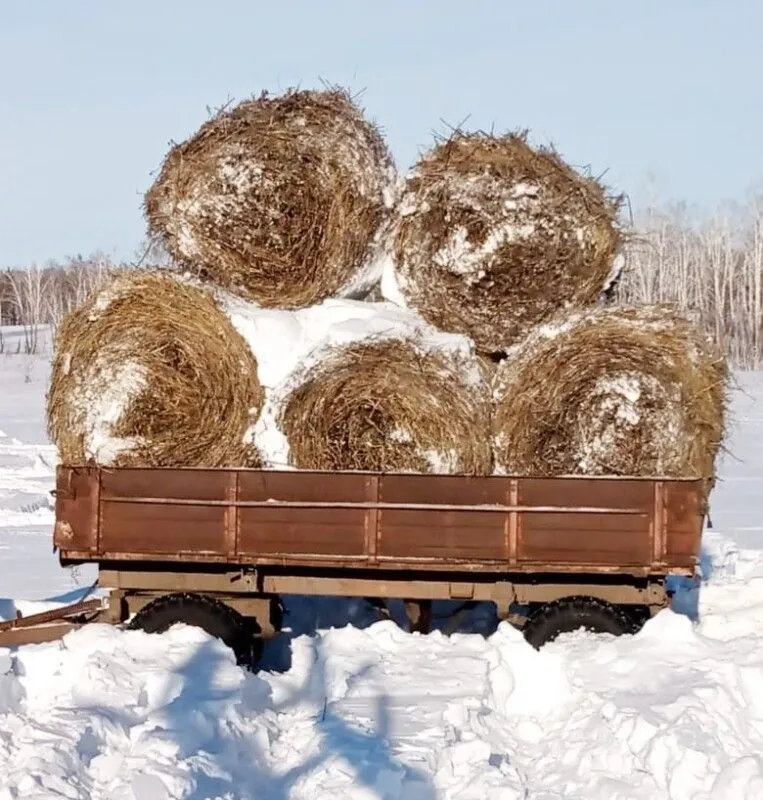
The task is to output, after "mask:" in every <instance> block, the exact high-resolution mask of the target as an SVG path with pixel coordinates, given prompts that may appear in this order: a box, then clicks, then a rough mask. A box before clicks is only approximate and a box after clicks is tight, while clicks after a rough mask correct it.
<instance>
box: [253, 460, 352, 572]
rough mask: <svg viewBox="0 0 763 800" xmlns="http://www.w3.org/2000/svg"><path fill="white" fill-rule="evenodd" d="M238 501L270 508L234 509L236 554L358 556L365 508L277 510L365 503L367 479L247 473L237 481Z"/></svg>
mask: <svg viewBox="0 0 763 800" xmlns="http://www.w3.org/2000/svg"><path fill="white" fill-rule="evenodd" d="M239 500H240V501H241V502H242V503H246V502H273V508H268V507H260V508H251V507H250V508H247V507H241V508H240V509H239V551H240V553H241V554H242V555H247V556H249V557H251V558H254V557H256V556H258V555H262V556H274V555H284V556H289V555H291V556H298V555H315V556H333V557H335V558H336V559H337V560H338V561H341V560H342V558H343V557H354V558H357V557H358V556H363V555H364V554H365V553H366V547H367V541H366V535H367V521H368V511H367V509H365V508H362V507H361V508H279V507H278V506H277V505H276V504H277V503H278V502H279V501H281V502H289V501H298V502H305V503H311V502H313V503H332V502H334V503H361V504H363V503H367V502H368V476H367V475H362V474H355V473H337V474H327V473H322V472H249V471H242V472H241V473H240V477H239Z"/></svg>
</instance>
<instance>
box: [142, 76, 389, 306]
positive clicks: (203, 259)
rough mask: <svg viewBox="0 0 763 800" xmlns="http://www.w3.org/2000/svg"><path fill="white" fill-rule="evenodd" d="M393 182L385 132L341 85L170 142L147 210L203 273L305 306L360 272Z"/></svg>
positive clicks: (215, 121)
mask: <svg viewBox="0 0 763 800" xmlns="http://www.w3.org/2000/svg"><path fill="white" fill-rule="evenodd" d="M393 180H394V167H393V163H392V159H391V157H390V154H389V152H388V150H387V147H386V144H385V142H384V139H383V138H382V136H381V134H380V132H379V131H378V130H377V129H376V127H375V126H374V125H373V124H371V123H370V122H368V121H367V120H366V119H365V118H364V116H363V113H362V111H361V110H360V109H359V108H358V106H357V105H356V104H355V103H354V101H353V99H352V98H351V97H350V95H349V94H348V93H347V92H346V91H344V90H341V89H330V90H327V91H295V90H289V91H288V92H286V93H285V94H284V95H281V96H278V97H269V96H268V95H267V94H263V95H262V96H260V97H259V98H258V99H255V100H249V101H245V102H243V103H240V104H239V105H237V106H235V107H234V108H232V109H225V110H222V111H220V112H218V113H217V114H216V115H215V116H214V117H213V118H212V119H210V120H209V121H207V122H206V123H204V125H202V126H201V128H200V129H199V131H198V132H197V133H196V134H195V135H194V136H192V137H191V138H190V139H188V140H187V141H186V142H183V143H182V144H178V145H174V146H173V147H172V149H171V150H170V151H169V153H168V155H167V157H166V159H165V161H164V164H163V166H162V169H161V172H160V174H159V176H158V177H157V179H156V181H155V182H154V184H153V186H151V188H150V189H149V191H148V193H147V195H146V200H145V211H146V216H147V218H148V223H149V230H150V232H151V233H152V234H153V235H155V236H158V237H159V238H160V239H161V240H162V241H163V242H164V244H165V246H166V248H167V250H168V251H169V252H170V253H171V254H172V256H173V257H174V258H175V259H176V260H177V262H179V263H180V264H181V265H183V266H184V267H186V268H188V269H190V270H191V271H193V272H195V273H196V274H197V275H199V276H200V277H202V278H205V279H209V280H210V281H212V282H214V283H216V284H218V285H220V286H222V287H224V288H226V289H228V290H230V291H232V292H234V293H236V294H239V295H240V296H242V297H244V298H245V299H247V300H252V301H254V302H256V303H258V304H260V305H261V306H264V307H271V308H272V307H280V308H301V307H304V306H308V305H310V304H312V303H316V302H318V301H320V300H322V299H324V298H326V297H330V296H332V295H335V294H337V293H338V292H341V291H342V290H345V289H347V287H348V285H350V284H352V283H353V281H357V280H359V278H358V275H359V273H362V271H363V269H364V268H365V266H366V265H367V263H368V262H369V260H371V261H372V260H373V258H374V255H375V253H376V247H377V245H378V244H379V242H378V241H376V240H375V237H377V235H378V234H379V233H380V231H381V229H382V228H383V227H384V225H385V223H386V221H387V220H388V217H389V209H388V205H389V204H390V203H391V195H390V191H391V189H392V186H393ZM361 284H362V281H361ZM360 288H363V287H362V285H361V287H360Z"/></svg>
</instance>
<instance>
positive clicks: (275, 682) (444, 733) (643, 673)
mask: <svg viewBox="0 0 763 800" xmlns="http://www.w3.org/2000/svg"><path fill="white" fill-rule="evenodd" d="M46 381H47V363H46V359H45V358H34V357H25V356H21V355H19V356H5V355H0V431H2V435H0V559H2V561H1V562H0V563H2V567H3V569H2V571H0V596H2V597H3V598H4V599H2V600H0V615H1V616H3V617H5V618H8V617H11V616H13V615H14V614H15V613H16V611H17V610H18V611H21V612H22V613H25V614H26V613H31V612H32V611H35V610H41V609H44V608H49V607H52V606H54V605H56V604H57V603H60V602H64V601H66V600H72V599H76V598H77V597H78V596H81V595H82V594H83V593H84V592H86V591H87V589H88V587H89V586H90V584H91V583H92V581H93V579H94V574H93V570H92V568H89V567H88V568H81V569H79V570H76V571H72V570H65V569H62V568H60V567H59V566H58V564H57V561H56V557H55V555H54V554H53V553H52V552H51V525H52V521H53V511H52V505H51V499H50V495H49V491H50V489H52V488H53V475H54V468H55V463H56V454H55V450H54V448H53V447H51V446H50V445H49V444H48V443H47V440H46V437H45V433H44V419H43V408H44V392H45V388H46ZM732 418H733V425H734V427H733V430H732V436H731V440H730V443H729V453H728V454H727V455H726V456H724V458H723V463H722V467H721V480H720V481H719V483H718V485H717V486H716V488H715V490H714V493H713V496H712V502H711V509H710V517H711V520H712V525H713V527H712V529H711V530H708V532H707V533H706V535H705V539H704V547H703V557H702V571H703V579H702V583H701V586H700V587H699V590H697V589H695V588H692V587H691V586H689V585H688V584H685V585H681V586H679V587H678V588H679V592H678V594H677V596H676V599H675V603H674V610H673V611H665V612H663V613H661V614H660V615H658V616H657V617H656V618H655V619H654V620H652V621H650V622H649V623H648V624H647V625H646V626H645V628H644V629H643V630H642V631H641V632H640V633H639V634H637V635H635V636H626V637H622V638H619V639H615V638H612V637H609V636H594V635H589V634H584V633H577V634H572V635H568V636H565V637H564V638H563V639H560V640H559V641H557V642H556V643H554V644H552V645H549V646H547V647H546V648H544V649H543V650H542V651H541V652H536V651H534V650H533V649H532V648H530V647H529V646H528V645H527V644H526V643H525V642H524V640H523V638H522V636H521V635H520V634H519V633H518V632H517V631H515V630H514V629H513V628H511V627H510V626H509V625H507V624H501V625H500V626H497V627H496V624H495V620H494V617H493V615H492V613H491V609H490V607H487V606H486V607H480V608H479V609H477V612H478V613H474V614H472V615H471V616H470V617H468V618H467V619H466V620H465V621H464V624H463V625H462V628H461V631H460V632H458V633H456V634H454V635H452V636H445V635H443V633H441V632H434V633H431V634H429V635H427V636H422V635H418V634H410V633H407V632H405V631H404V630H402V629H401V628H400V627H398V626H397V625H396V624H395V623H394V622H392V621H389V620H386V621H379V616H378V614H377V613H376V612H375V611H373V610H372V609H371V608H370V607H369V606H367V605H366V604H365V603H363V602H362V601H359V600H357V601H341V600H337V599H323V600H309V599H306V598H286V610H287V617H286V621H287V623H288V627H289V629H288V631H287V632H286V633H285V634H284V636H283V637H282V638H281V639H279V640H276V641H274V642H272V643H270V644H269V645H268V646H267V648H266V652H265V660H264V664H263V669H262V670H261V671H260V672H259V673H258V674H256V675H255V674H250V673H247V672H244V671H243V670H241V669H239V668H238V667H236V666H235V664H234V661H233V657H232V654H231V653H230V652H229V651H228V650H227V649H226V648H225V647H224V646H223V645H222V644H220V643H219V642H217V641H216V640H214V639H211V638H210V637H208V636H207V635H206V634H204V633H202V632H200V631H198V630H195V629H192V628H188V627H183V626H177V627H176V628H174V629H172V630H171V631H169V632H168V633H166V634H163V635H161V636H158V635H147V634H144V633H142V632H137V631H130V632H127V631H120V630H117V629H112V628H109V627H107V626H101V625H97V626H90V627H87V628H84V629H82V630H80V631H78V632H75V633H72V634H70V635H68V636H67V637H66V638H65V639H64V640H63V641H61V642H57V643H51V644H45V645H35V646H27V647H21V648H18V649H14V650H2V649H0V798H2V800H10V799H11V798H14V799H15V798H72V800H73V799H74V798H83V799H84V798H98V799H102V800H107V799H108V800H132V799H133V798H135V799H136V800H170V799H171V798H173V799H174V798H198V799H199V800H202V799H204V798H242V799H243V798H262V799H263V800H286V798H291V799H292V800H298V799H299V798H305V800H307V799H308V798H309V799H310V800H321V798H326V800H328V799H329V798H331V800H334V798H353V800H361V799H362V800H372V799H373V800H392V799H393V798H401V800H435V798H438V799H439V798H448V799H450V798H459V799H463V800H468V799H470V798H473V800H484V799H487V800H515V799H516V800H519V798H527V799H528V800H529V798H532V799H533V800H626V799H627V800H637V799H638V798H644V799H645V800H647V799H648V800H660V798H666V799H667V798H671V800H759V799H760V798H761V797H763V521H761V515H760V506H761V503H760V497H761V496H762V495H763V373H758V374H745V375H740V376H739V389H738V390H737V391H736V393H735V396H734V403H733V408H732ZM393 610H395V609H393ZM445 610H446V609H445V608H444V607H442V608H440V607H438V608H436V609H435V611H436V613H437V614H438V615H442V614H443V612H444V611H445ZM395 613H397V612H395ZM442 624H443V623H442V620H440V621H439V623H438V625H439V627H442ZM479 633H482V634H483V635H479Z"/></svg>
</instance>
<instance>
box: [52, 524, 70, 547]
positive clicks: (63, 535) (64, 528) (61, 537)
mask: <svg viewBox="0 0 763 800" xmlns="http://www.w3.org/2000/svg"><path fill="white" fill-rule="evenodd" d="M53 536H54V537H55V541H57V542H70V541H71V540H72V539H73V538H74V529H73V528H72V526H71V523H69V522H67V521H66V520H65V519H59V520H57V521H56V524H55V528H54V533H53Z"/></svg>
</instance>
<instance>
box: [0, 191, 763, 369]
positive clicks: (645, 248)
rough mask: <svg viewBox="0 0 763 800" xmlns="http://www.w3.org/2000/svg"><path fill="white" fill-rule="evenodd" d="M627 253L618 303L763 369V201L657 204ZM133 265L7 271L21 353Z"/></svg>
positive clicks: (5, 319)
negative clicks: (666, 313)
mask: <svg viewBox="0 0 763 800" xmlns="http://www.w3.org/2000/svg"><path fill="white" fill-rule="evenodd" d="M145 255H146V253H144V256H145ZM625 255H626V268H625V270H624V272H623V276H622V279H621V280H620V282H619V284H618V286H617V291H616V298H617V299H618V300H620V301H622V302H637V303H674V304H676V305H678V306H679V307H680V308H681V309H682V310H683V311H685V312H687V313H688V314H690V315H691V316H692V317H693V318H694V319H695V320H696V321H697V322H698V323H699V324H700V325H701V326H702V327H703V328H704V329H705V330H707V331H708V332H709V333H710V334H711V335H712V337H713V338H714V339H715V341H717V342H718V343H719V344H720V346H721V347H722V348H723V349H724V351H725V352H726V353H727V354H728V356H729V358H730V360H731V362H732V363H733V364H734V366H735V367H737V368H738V369H760V368H763V197H762V198H757V199H755V200H752V201H750V203H749V204H748V205H747V206H745V207H744V208H734V209H725V210H723V211H719V212H717V213H715V214H713V215H711V216H710V217H708V218H706V219H700V220H696V219H694V218H692V217H691V216H690V214H689V213H688V212H687V210H686V209H685V208H683V207H681V206H677V205H676V206H669V207H659V206H656V205H655V206H653V207H650V208H648V209H646V210H645V211H644V212H643V213H641V214H639V215H638V216H637V217H636V219H635V220H634V223H633V226H632V227H631V228H629V230H628V237H627V245H626V250H625ZM155 256H156V254H154V253H150V252H149V253H148V259H147V260H148V261H149V262H150V263H156V261H157V257H155ZM158 259H159V260H163V259H162V256H161V253H159V255H158ZM129 267H130V265H129V264H127V263H116V262H114V261H112V260H111V259H110V258H109V257H108V256H106V255H105V254H103V253H95V254H93V255H90V256H87V257H82V256H77V257H74V258H66V259H64V260H62V261H53V262H49V263H48V264H45V265H43V266H39V265H30V266H29V267H28V268H25V269H14V270H4V271H0V324H2V325H20V326H22V327H23V329H24V336H23V337H22V339H20V340H17V342H16V343H15V349H16V350H20V351H23V352H26V353H34V352H37V350H38V347H39V338H38V327H39V326H41V325H52V326H53V327H55V326H56V325H57V324H58V323H59V322H60V321H61V319H63V317H64V316H65V315H66V314H67V313H68V312H70V311H71V310H73V309H74V308H76V307H77V306H78V305H79V304H80V303H81V302H82V301H83V300H84V298H85V297H86V296H87V295H88V294H89V293H90V292H91V291H92V290H93V288H94V287H95V286H96V285H97V283H98V282H99V281H100V280H101V279H102V278H103V276H104V275H105V274H106V273H107V272H109V271H111V270H116V269H125V268H129ZM0 352H7V348H6V344H5V342H4V341H3V339H2V334H1V333H0Z"/></svg>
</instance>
